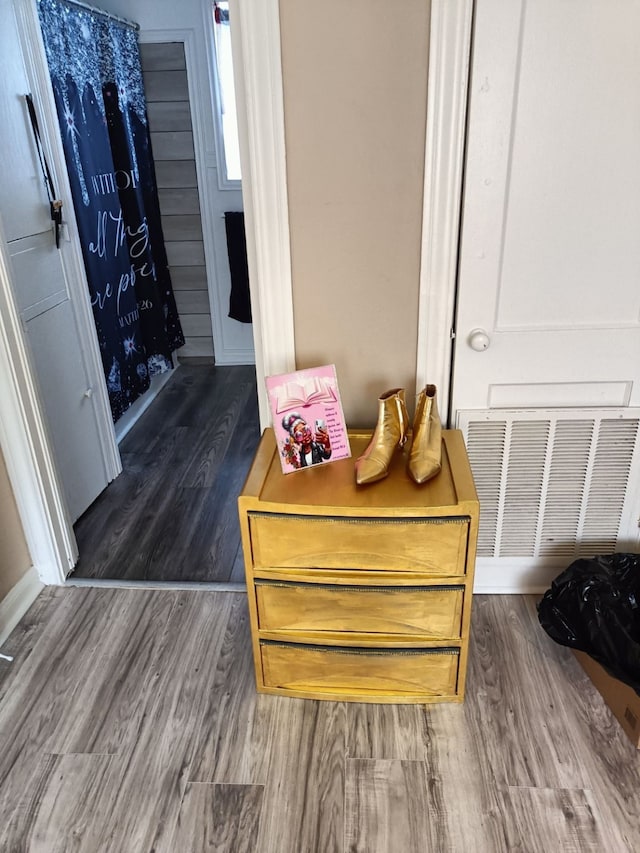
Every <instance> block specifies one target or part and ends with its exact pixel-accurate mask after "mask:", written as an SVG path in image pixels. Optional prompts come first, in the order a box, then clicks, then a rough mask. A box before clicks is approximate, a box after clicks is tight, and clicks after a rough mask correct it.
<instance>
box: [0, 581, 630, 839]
mask: <svg viewBox="0 0 640 853" xmlns="http://www.w3.org/2000/svg"><path fill="white" fill-rule="evenodd" d="M470 648H471V652H470V671H469V677H468V681H467V695H466V700H465V703H464V704H463V705H446V704H443V705H430V706H422V705H413V706H411V705H409V706H407V705H397V706H394V705H369V704H357V703H353V704H351V703H342V702H317V701H307V700H298V699H286V698H283V697H274V696H259V695H257V694H256V692H255V688H254V680H253V664H252V660H251V642H250V635H249V627H248V616H247V607H246V594H245V593H242V592H211V591H207V590H202V591H184V590H183V591H180V590H157V589H105V588H90V587H48V588H46V589H45V590H44V591H43V592H42V594H41V596H40V598H39V599H38V600H37V602H36V604H35V605H34V607H32V609H31V611H30V612H29V613H28V614H27V616H26V617H25V618H24V619H23V621H22V622H21V623H20V625H19V626H18V628H17V629H16V630H15V631H14V632H13V634H12V635H11V637H10V638H9V640H8V641H7V642H6V643H5V645H4V647H3V652H4V653H5V654H8V655H13V656H14V658H15V659H14V662H13V663H10V662H8V661H5V660H0V732H1V733H2V750H0V813H1V814H2V817H3V820H2V821H1V822H0V850H2V851H10V853H19V851H20V852H21V851H26V853H34V851H45V853H55V851H64V852H65V853H68V851H82V853H103V851H104V853H151V851H154V853H199V851H209V850H216V851H221V853H225V851H229V853H242V852H243V851H250V853H398V851H403V853H430V851H435V853H445V851H448V853H470V851H472V853H503V852H504V853H513V851H520V853H538V851H539V853H550V851H562V853H568V851H571V852H572V853H627V851H637V850H640V785H639V784H638V783H639V779H640V773H639V768H638V761H639V760H640V757H639V755H638V753H637V751H636V750H635V749H634V748H633V746H632V745H631V743H630V742H629V741H628V740H627V738H626V737H625V735H624V734H623V732H622V730H621V729H620V728H619V726H618V724H617V723H616V721H615V719H614V718H613V717H612V715H611V713H610V712H609V710H608V709H607V708H606V706H605V705H604V703H603V701H602V699H601V698H600V696H599V694H598V693H597V692H596V690H595V688H594V687H593V686H592V684H591V682H590V681H589V679H588V678H587V676H586V675H585V674H584V672H583V671H582V669H581V668H580V667H579V665H578V664H577V662H576V660H575V658H574V657H573V655H572V654H571V653H570V652H569V650H567V649H564V648H562V647H560V646H557V645H555V644H554V643H553V642H552V641H551V640H550V639H549V638H548V637H547V636H546V634H544V632H543V631H542V629H541V628H540V626H539V625H538V622H537V617H536V612H535V599H534V598H533V597H531V596H490V597H489V596H486V597H485V596H477V597H476V598H475V600H474V613H473V618H472V639H471V647H470Z"/></svg>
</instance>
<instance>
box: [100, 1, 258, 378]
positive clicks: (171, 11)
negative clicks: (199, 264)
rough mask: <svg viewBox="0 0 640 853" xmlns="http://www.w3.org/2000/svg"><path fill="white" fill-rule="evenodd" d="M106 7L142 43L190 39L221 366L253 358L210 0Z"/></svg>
mask: <svg viewBox="0 0 640 853" xmlns="http://www.w3.org/2000/svg"><path fill="white" fill-rule="evenodd" d="M95 5H96V6H98V7H99V8H101V9H104V10H105V11H108V12H112V13H114V14H116V15H120V16H122V17H124V18H127V19H128V20H130V21H135V22H136V23H137V24H139V26H140V41H141V42H145V41H153V42H161V41H181V40H184V41H185V52H186V54H187V71H188V73H189V88H190V98H191V111H192V121H193V129H194V145H195V148H196V163H197V168H198V185H199V193H200V204H201V206H202V210H201V214H202V225H203V236H204V249H205V258H206V264H207V275H208V278H209V297H210V302H211V314H212V324H213V345H214V351H215V358H216V363H217V364H250V363H253V362H254V350H253V329H252V326H251V325H250V324H245V323H239V322H238V321H237V320H231V319H230V318H229V317H228V316H227V314H228V311H229V290H230V286H231V285H230V276H229V263H228V260H227V245H226V236H225V228H224V219H223V214H224V212H225V210H242V193H241V192H240V191H238V190H221V189H219V186H218V172H217V158H216V138H215V129H214V117H213V79H212V75H213V70H212V68H213V51H212V45H211V43H210V40H211V39H212V38H213V32H212V29H211V28H210V16H209V10H210V8H211V3H210V2H209V0H180V2H175V0H155V2H153V3H150V2H148V0H97V2H96V3H95Z"/></svg>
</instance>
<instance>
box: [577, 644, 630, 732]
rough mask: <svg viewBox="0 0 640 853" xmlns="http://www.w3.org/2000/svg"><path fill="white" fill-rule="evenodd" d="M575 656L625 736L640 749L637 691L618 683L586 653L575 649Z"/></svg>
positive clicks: (620, 682)
mask: <svg viewBox="0 0 640 853" xmlns="http://www.w3.org/2000/svg"><path fill="white" fill-rule="evenodd" d="M573 653H574V655H575V656H576V657H577V658H578V661H579V662H580V665H581V666H582V668H583V669H584V671H585V672H586V673H587V675H588V676H589V678H590V679H591V681H593V683H594V684H595V686H596V687H597V688H598V690H599V691H600V693H601V694H602V698H603V699H604V701H605V702H606V703H607V705H608V706H609V708H611V711H612V713H613V715H614V717H616V719H617V720H618V722H619V723H620V725H621V726H622V728H623V729H624V731H625V734H626V735H627V737H628V738H629V740H630V741H631V742H632V743H633V745H634V746H635V747H636V749H640V696H638V694H637V693H636V691H635V690H634V689H633V688H632V687H629V686H628V685H627V684H623V683H622V681H618V679H617V678H614V677H613V676H612V675H609V673H608V672H607V671H606V670H605V669H604V668H603V667H602V666H600V664H599V663H597V661H595V660H594V659H593V658H592V657H589V655H588V654H585V652H578V651H576V650H575V649H574V652H573Z"/></svg>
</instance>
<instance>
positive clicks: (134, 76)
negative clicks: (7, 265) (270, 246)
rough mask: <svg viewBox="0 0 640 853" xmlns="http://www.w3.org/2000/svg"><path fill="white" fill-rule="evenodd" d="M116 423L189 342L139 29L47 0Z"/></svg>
mask: <svg viewBox="0 0 640 853" xmlns="http://www.w3.org/2000/svg"><path fill="white" fill-rule="evenodd" d="M38 7H39V13H40V23H41V27H42V34H43V39H44V45H45V51H46V55H47V62H48V65H49V71H50V74H51V82H52V85H53V91H54V96H55V100H56V106H57V111H58V119H59V122H60V129H61V133H62V140H63V145H64V152H65V158H66V162H67V168H68V171H69V178H70V182H71V191H72V195H73V202H74V208H75V212H76V218H77V221H78V231H79V236H80V241H81V244H82V252H83V256H84V263H85V267H86V271H87V278H88V282H89V292H90V297H91V304H92V306H93V314H94V318H95V324H96V330H97V333H98V342H99V344H100V351H101V354H102V362H103V367H104V372H105V377H106V382H107V389H108V392H109V400H110V403H111V411H112V414H113V419H114V421H117V420H118V418H119V417H120V416H121V415H122V414H123V412H125V411H126V410H127V409H128V408H129V406H130V405H131V404H132V403H133V402H134V401H135V400H136V399H137V398H138V397H139V396H140V395H141V394H143V393H144V392H145V391H146V390H147V388H148V387H149V383H150V378H151V377H152V376H153V375H154V374H156V373H164V372H165V371H166V370H170V369H171V367H172V358H171V353H172V352H173V351H174V350H175V349H177V348H178V347H181V346H182V345H183V344H184V337H183V334H182V329H181V326H180V319H179V317H178V312H177V309H176V303H175V298H174V295H173V288H172V285H171V278H170V275H169V268H168V263H167V256H166V251H165V246H164V239H163V236H162V226H161V222H160V209H159V205H158V192H157V187H156V179H155V169H154V164H153V157H152V153H151V142H150V137H149V128H148V124H147V113H146V101H145V95H144V87H143V82H142V69H141V66H140V55H139V50H138V37H137V32H136V30H135V28H134V27H131V26H128V25H127V24H124V23H121V22H119V21H115V20H113V19H110V18H108V17H106V16H105V15H102V14H100V13H99V12H93V11H91V10H87V9H86V8H83V7H81V6H79V5H78V6H77V5H75V4H73V3H72V2H69V3H67V2H65V0H39V2H38Z"/></svg>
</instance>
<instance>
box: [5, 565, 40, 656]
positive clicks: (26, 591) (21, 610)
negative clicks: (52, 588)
mask: <svg viewBox="0 0 640 853" xmlns="http://www.w3.org/2000/svg"><path fill="white" fill-rule="evenodd" d="M44 586H45V585H44V584H43V583H42V581H41V580H40V578H39V577H38V572H37V571H36V569H35V566H32V567H31V568H30V569H29V570H28V571H27V572H26V574H25V575H24V576H23V577H22V578H20V580H19V581H18V583H17V584H16V585H15V586H14V587H13V588H12V589H11V590H10V591H9V592H8V593H7V595H5V597H4V598H3V599H2V601H0V647H1V646H2V644H3V643H4V641H5V640H6V639H7V637H8V636H9V634H10V633H11V632H12V631H13V629H14V628H15V627H16V625H17V624H18V622H19V621H20V620H21V619H22V617H23V616H24V614H25V613H26V612H27V610H28V609H29V608H30V607H31V605H32V604H33V602H34V601H35V600H36V598H37V597H38V596H39V595H40V593H41V592H42V590H43V589H44Z"/></svg>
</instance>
